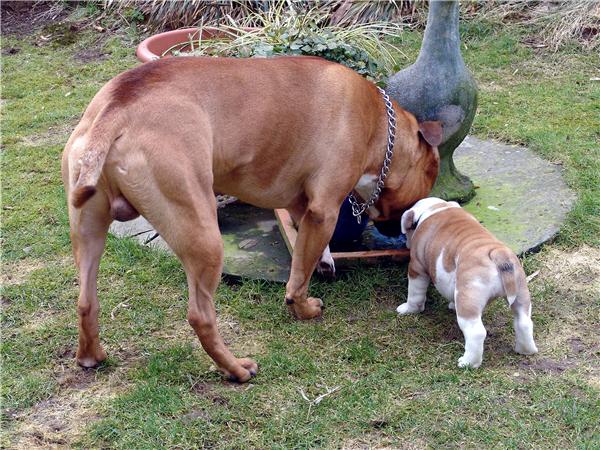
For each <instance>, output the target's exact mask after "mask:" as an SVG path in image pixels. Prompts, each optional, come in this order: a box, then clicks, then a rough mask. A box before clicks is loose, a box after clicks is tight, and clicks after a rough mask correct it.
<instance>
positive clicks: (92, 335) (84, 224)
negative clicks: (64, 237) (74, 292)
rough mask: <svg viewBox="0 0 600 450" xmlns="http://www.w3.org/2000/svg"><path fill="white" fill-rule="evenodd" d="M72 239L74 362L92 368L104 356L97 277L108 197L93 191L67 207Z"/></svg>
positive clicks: (107, 224) (105, 223) (107, 210)
mask: <svg viewBox="0 0 600 450" xmlns="http://www.w3.org/2000/svg"><path fill="white" fill-rule="evenodd" d="M69 221H70V225H71V242H72V244H73V255H74V257H75V264H76V265H77V268H78V269H79V300H78V302H77V312H78V315H79V346H78V349H77V362H78V363H79V365H81V366H83V367H95V366H97V365H98V364H99V363H100V362H102V361H103V360H105V359H106V353H105V351H104V349H103V348H102V346H101V345H100V338H99V335H98V333H99V327H98V313H99V310H100V305H99V303H98V296H97V289H96V280H97V276H98V267H99V266H100V257H101V256H102V252H103V251H104V244H105V241H106V234H107V232H108V227H109V225H110V223H111V221H112V218H111V216H110V206H109V203H108V199H107V198H106V196H105V195H104V194H103V193H102V192H98V193H96V195H94V197H93V198H91V199H90V200H89V201H88V202H87V203H86V204H85V205H84V207H83V208H81V209H79V210H77V209H75V208H74V207H72V206H69Z"/></svg>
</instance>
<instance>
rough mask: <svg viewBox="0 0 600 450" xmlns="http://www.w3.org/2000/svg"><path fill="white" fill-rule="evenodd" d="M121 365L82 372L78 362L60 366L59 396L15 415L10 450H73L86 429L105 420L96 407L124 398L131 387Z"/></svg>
mask: <svg viewBox="0 0 600 450" xmlns="http://www.w3.org/2000/svg"><path fill="white" fill-rule="evenodd" d="M127 370H128V367H127V366H119V367H116V368H115V369H113V370H112V371H110V372H103V373H100V372H101V371H97V370H89V369H87V370H86V369H82V368H80V367H79V366H77V365H76V363H75V362H74V361H71V362H70V363H68V364H65V365H63V366H59V367H57V372H56V381H57V384H58V386H59V388H58V393H57V394H56V395H54V396H53V397H51V398H49V399H47V400H43V401H41V402H39V403H37V404H36V405H34V406H33V407H32V408H31V409H28V410H26V411H21V412H18V411H17V412H13V413H12V414H11V421H12V426H11V427H10V429H9V430H8V431H7V436H5V437H6V438H7V440H8V442H9V446H8V447H9V448H22V449H47V448H72V447H73V446H74V444H75V443H76V442H77V441H78V440H79V439H80V438H81V436H82V434H83V432H84V431H85V429H86V428H87V427H88V426H89V424H90V423H91V422H93V421H96V420H99V419H100V418H101V417H100V416H99V414H98V413H97V411H96V404H97V403H98V402H99V401H102V402H103V403H104V402H106V400H107V399H110V398H114V397H116V396H117V395H121V394H122V393H123V392H124V391H126V389H127V388H128V384H127V383H128V382H127V381H126V377H125V372H126V371H127Z"/></svg>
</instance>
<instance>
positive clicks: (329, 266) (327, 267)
mask: <svg viewBox="0 0 600 450" xmlns="http://www.w3.org/2000/svg"><path fill="white" fill-rule="evenodd" d="M317 273H318V274H319V275H320V276H321V277H323V278H326V279H330V280H333V279H335V264H334V262H333V259H332V260H331V261H325V260H323V259H322V260H321V261H319V263H318V264H317Z"/></svg>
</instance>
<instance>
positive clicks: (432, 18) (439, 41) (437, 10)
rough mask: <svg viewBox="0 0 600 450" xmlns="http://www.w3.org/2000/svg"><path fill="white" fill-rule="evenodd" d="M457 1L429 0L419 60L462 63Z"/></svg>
mask: <svg viewBox="0 0 600 450" xmlns="http://www.w3.org/2000/svg"><path fill="white" fill-rule="evenodd" d="M458 16H459V5H458V1H439V0H438V1H430V2H429V14H428V16H427V27H426V28H425V37H424V38H423V44H422V45H421V51H420V53H419V58H418V59H419V60H420V62H431V63H436V62H439V61H453V62H454V63H455V64H464V63H463V59H462V56H461V54H460V35H459V32H458Z"/></svg>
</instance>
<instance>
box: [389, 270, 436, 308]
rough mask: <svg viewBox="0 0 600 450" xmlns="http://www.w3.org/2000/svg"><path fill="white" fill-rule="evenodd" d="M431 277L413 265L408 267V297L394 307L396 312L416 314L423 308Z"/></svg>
mask: <svg viewBox="0 0 600 450" xmlns="http://www.w3.org/2000/svg"><path fill="white" fill-rule="evenodd" d="M430 282H431V279H430V278H429V276H428V275H426V274H425V272H424V271H420V270H419V271H416V270H414V267H413V265H412V264H411V265H409V267H408V297H407V299H406V303H403V304H401V305H400V306H398V308H396V312H397V313H398V314H402V315H403V314H416V313H420V312H423V310H424V309H425V300H426V299H427V297H426V294H427V287H428V286H429V283H430Z"/></svg>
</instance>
